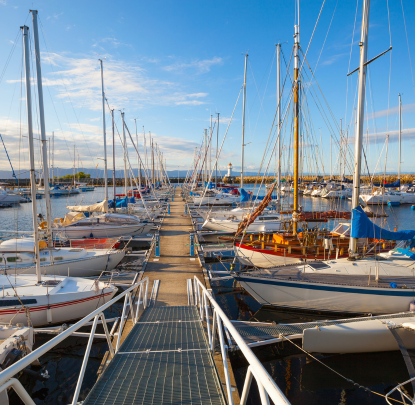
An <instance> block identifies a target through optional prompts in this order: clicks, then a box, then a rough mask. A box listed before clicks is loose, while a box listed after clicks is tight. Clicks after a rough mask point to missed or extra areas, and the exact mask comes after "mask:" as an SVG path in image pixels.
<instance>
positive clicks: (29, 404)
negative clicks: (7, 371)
mask: <svg viewBox="0 0 415 405" xmlns="http://www.w3.org/2000/svg"><path fill="white" fill-rule="evenodd" d="M9 387H12V388H13V389H14V390H15V392H16V394H17V395H18V396H19V397H20V399H21V400H22V402H23V403H24V404H25V405H36V404H35V402H34V401H33V399H32V398H30V395H29V394H28V392H27V391H26V390H25V389H24V387H23V385H22V384H21V382H20V381H19V380H18V379H16V378H10V380H8V381H7V382H5V383H4V384H3V385H2V386H1V387H0V392H2V391H5V390H7V389H8V388H9Z"/></svg>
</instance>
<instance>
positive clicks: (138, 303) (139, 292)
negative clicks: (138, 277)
mask: <svg viewBox="0 0 415 405" xmlns="http://www.w3.org/2000/svg"><path fill="white" fill-rule="evenodd" d="M142 286H143V285H142V284H141V285H140V289H139V290H138V301H137V310H136V313H135V323H137V318H138V312H139V311H140V301H141V287H142Z"/></svg>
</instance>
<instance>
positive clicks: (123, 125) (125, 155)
mask: <svg viewBox="0 0 415 405" xmlns="http://www.w3.org/2000/svg"><path fill="white" fill-rule="evenodd" d="M121 120H122V139H123V150H124V194H125V197H127V138H126V137H125V124H124V113H123V112H122V111H121Z"/></svg>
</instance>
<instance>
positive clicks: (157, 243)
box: [154, 232, 160, 257]
mask: <svg viewBox="0 0 415 405" xmlns="http://www.w3.org/2000/svg"><path fill="white" fill-rule="evenodd" d="M154 256H155V257H160V235H159V233H158V232H157V233H156V235H155V250H154Z"/></svg>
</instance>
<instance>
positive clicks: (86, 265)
mask: <svg viewBox="0 0 415 405" xmlns="http://www.w3.org/2000/svg"><path fill="white" fill-rule="evenodd" d="M124 256H125V251H124V250H114V251H112V252H108V253H105V254H99V255H95V256H90V257H88V258H85V257H83V258H80V259H79V260H71V261H62V262H61V263H57V262H56V261H55V263H54V264H47V265H42V264H41V267H40V269H41V272H42V275H46V276H70V277H92V276H99V275H100V274H101V273H102V272H103V271H104V270H107V271H109V270H112V269H114V268H115V267H116V266H117V265H118V263H120V261H121V260H122V259H123V258H124ZM0 270H1V271H4V267H1V268H0ZM7 272H8V273H11V274H14V273H16V274H36V266H28V267H9V268H7Z"/></svg>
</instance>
